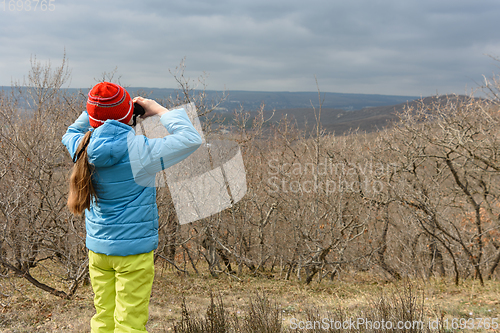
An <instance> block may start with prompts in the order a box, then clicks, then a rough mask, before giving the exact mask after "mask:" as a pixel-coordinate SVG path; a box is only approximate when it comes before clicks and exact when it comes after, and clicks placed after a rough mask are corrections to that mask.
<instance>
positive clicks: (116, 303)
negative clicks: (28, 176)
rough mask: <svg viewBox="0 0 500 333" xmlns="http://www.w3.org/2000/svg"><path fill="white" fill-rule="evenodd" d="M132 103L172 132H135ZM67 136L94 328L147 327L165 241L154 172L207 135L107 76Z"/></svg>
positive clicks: (73, 207)
mask: <svg viewBox="0 0 500 333" xmlns="http://www.w3.org/2000/svg"><path fill="white" fill-rule="evenodd" d="M133 102H135V103H138V104H140V105H141V106H142V107H143V108H144V110H145V114H144V115H143V116H142V118H146V117H149V116H153V115H158V116H160V117H161V118H160V119H161V123H162V124H163V125H164V126H165V127H166V128H167V131H168V132H169V133H170V135H168V136H166V137H164V138H161V139H147V138H145V137H144V136H136V135H135V131H134V129H133V128H132V127H131V123H132V120H131V119H132V114H133ZM62 142H63V144H64V145H65V146H66V148H67V149H68V151H69V153H70V154H71V156H72V157H73V162H75V165H74V167H73V171H72V174H71V177H70V191H69V197H68V208H69V209H70V211H71V212H72V213H73V214H75V215H81V214H82V213H83V212H85V226H86V231H87V236H86V246H87V248H88V250H89V273H90V279H91V283H92V288H93V290H94V294H95V297H94V305H95V308H96V314H95V315H94V316H93V317H92V319H91V328H92V332H145V331H146V329H145V325H146V322H147V320H148V305H149V298H150V294H151V287H152V284H153V276H154V262H153V252H154V250H155V249H156V247H157V246H158V208H157V206H156V188H155V187H154V179H155V173H156V172H158V171H160V170H162V169H164V168H168V167H169V166H171V165H173V164H175V163H177V162H180V161H181V160H183V159H184V158H186V157H188V156H189V155H190V154H191V153H193V152H194V151H195V150H196V149H197V148H198V147H199V146H200V145H201V137H200V135H199V133H198V132H197V131H196V129H195V128H194V127H193V125H192V124H191V121H190V120H189V118H188V116H187V114H186V112H185V111H184V110H183V109H177V110H171V111H169V110H167V109H166V108H164V107H162V106H160V105H159V104H158V103H156V102H155V101H153V100H150V99H145V98H142V97H136V98H134V99H133V100H131V98H130V95H129V94H128V92H127V91H126V90H125V89H124V88H122V87H121V86H119V85H117V84H113V83H109V82H101V83H99V84H97V85H95V86H94V87H93V88H92V89H91V90H90V92H89V94H88V99H87V110H86V111H84V112H83V113H82V114H81V115H80V117H79V118H78V119H77V120H76V121H75V123H74V124H73V125H71V126H69V128H68V130H67V132H66V134H65V135H64V136H63V138H62ZM129 151H133V152H134V153H133V154H132V157H131V155H130V154H129ZM138 165H139V166H140V167H141V170H143V172H141V177H149V182H148V183H149V184H151V186H149V187H147V186H143V185H144V180H141V182H140V184H138V183H137V182H136V179H134V173H133V172H132V166H134V168H135V169H137V166H138ZM141 184H142V185H141Z"/></svg>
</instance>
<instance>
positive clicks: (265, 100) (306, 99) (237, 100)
mask: <svg viewBox="0 0 500 333" xmlns="http://www.w3.org/2000/svg"><path fill="white" fill-rule="evenodd" d="M0 89H3V90H5V91H6V92H9V91H10V87H0ZM81 90H82V92H83V93H84V95H86V94H87V92H88V90H89V88H85V89H83V88H82V89H81ZM127 90H128V91H129V93H130V94H131V95H132V96H136V95H137V93H138V92H139V91H142V92H145V93H147V94H150V95H149V97H150V98H153V99H162V98H165V99H166V98H168V97H169V96H175V95H176V94H177V93H178V90H176V89H166V88H165V89H164V88H143V87H127ZM67 91H68V92H70V93H77V92H78V91H80V89H75V88H71V89H67ZM197 92H198V91H196V90H194V91H193V93H194V94H197ZM205 94H206V99H207V100H208V101H212V100H218V99H220V98H221V96H222V95H223V92H222V91H215V90H207V91H205ZM226 95H227V99H226V100H225V101H224V102H223V103H222V104H221V105H220V109H219V110H218V111H219V112H232V111H234V110H235V109H240V108H243V109H244V110H246V111H254V110H257V109H259V108H260V106H261V105H262V104H264V105H265V110H273V109H276V110H282V109H297V108H310V107H311V105H314V106H315V107H318V106H319V98H318V93H317V92H263V91H227V92H226ZM417 98H418V97H416V96H394V95H374V94H344V93H330V92H325V93H321V99H322V101H323V107H324V108H332V109H342V110H344V111H352V110H360V109H363V108H368V107H378V106H388V105H395V104H399V103H406V102H407V101H412V100H415V99H417Z"/></svg>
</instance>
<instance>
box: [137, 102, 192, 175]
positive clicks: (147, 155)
mask: <svg viewBox="0 0 500 333" xmlns="http://www.w3.org/2000/svg"><path fill="white" fill-rule="evenodd" d="M160 121H161V123H162V124H163V126H165V128H166V129H167V131H168V133H170V135H167V136H165V137H163V138H158V139H148V138H147V137H145V136H142V135H138V136H134V137H129V138H128V141H129V157H130V162H131V166H132V172H133V174H134V178H136V180H137V178H138V177H140V176H141V175H143V174H144V172H146V173H147V174H149V175H155V174H156V173H157V172H159V171H161V170H163V169H166V168H168V167H170V166H172V165H174V164H176V163H179V162H180V161H182V160H183V159H185V158H186V157H188V156H189V155H191V154H192V153H193V152H194V151H195V150H196V149H198V147H199V146H200V145H201V143H202V139H201V136H200V134H199V133H198V132H197V131H196V129H195V128H194V126H193V124H192V123H191V121H190V120H189V117H188V115H187V114H186V111H185V110H184V109H175V110H171V111H169V112H167V113H165V114H163V115H162V116H161V118H160ZM129 135H131V134H129ZM132 135H133V134H132Z"/></svg>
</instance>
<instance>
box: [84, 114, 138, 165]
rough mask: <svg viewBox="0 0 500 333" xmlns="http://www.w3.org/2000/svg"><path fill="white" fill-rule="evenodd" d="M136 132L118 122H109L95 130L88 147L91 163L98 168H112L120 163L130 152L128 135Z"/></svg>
mask: <svg viewBox="0 0 500 333" xmlns="http://www.w3.org/2000/svg"><path fill="white" fill-rule="evenodd" d="M130 131H133V132H134V135H135V131H134V129H133V128H132V127H130V126H129V125H126V124H123V123H121V122H119V121H117V120H107V121H106V122H105V123H104V124H102V125H101V126H99V127H98V128H96V129H95V130H94V132H93V133H92V135H91V137H90V142H89V145H88V147H87V154H88V157H89V163H91V164H93V165H94V166H96V167H110V166H113V165H115V164H116V163H118V162H119V161H120V160H121V159H122V158H123V156H124V155H125V154H127V151H128V145H127V135H128V134H129V133H130Z"/></svg>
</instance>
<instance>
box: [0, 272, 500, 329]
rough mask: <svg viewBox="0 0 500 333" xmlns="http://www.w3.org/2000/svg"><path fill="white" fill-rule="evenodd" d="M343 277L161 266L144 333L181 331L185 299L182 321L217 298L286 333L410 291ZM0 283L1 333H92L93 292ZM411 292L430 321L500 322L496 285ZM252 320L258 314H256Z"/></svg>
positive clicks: (373, 279)
mask: <svg viewBox="0 0 500 333" xmlns="http://www.w3.org/2000/svg"><path fill="white" fill-rule="evenodd" d="M43 272H44V271H43V270H39V271H38V272H37V273H38V274H39V275H43V274H44V273H43ZM344 274H345V275H343V276H340V278H339V279H337V280H335V281H329V280H323V281H322V282H321V283H318V282H316V281H314V282H313V283H311V284H310V285H305V284H304V283H303V282H300V281H293V280H292V281H285V280H283V279H279V278H276V277H275V278H273V279H268V278H265V277H254V276H239V278H240V279H241V281H239V280H237V279H235V278H233V277H230V276H227V275H221V276H220V277H219V278H217V279H216V278H213V277H212V276H211V275H210V274H209V273H208V272H206V273H203V274H201V275H191V276H184V275H180V274H178V273H177V272H175V271H173V270H171V269H169V268H165V267H164V266H162V264H160V265H157V267H156V276H155V283H154V285H153V292H152V297H151V303H150V320H149V323H148V326H147V327H148V331H149V332H168V331H173V329H174V325H175V324H177V325H178V327H179V323H180V321H181V318H182V308H183V307H182V304H183V299H184V300H185V307H186V311H185V315H186V313H187V315H188V317H189V318H197V319H199V320H202V319H203V318H206V317H207V309H208V308H209V306H210V304H211V295H214V297H215V301H214V304H215V305H217V304H219V303H218V302H219V301H220V303H223V309H224V311H225V313H226V315H227V318H233V319H234V318H236V320H239V322H240V324H242V323H245V320H246V319H247V318H248V317H246V315H247V314H248V312H249V311H250V310H251V307H250V305H252V304H253V306H254V310H253V311H254V312H255V311H257V312H258V311H260V312H265V311H266V309H268V310H269V311H272V309H273V306H275V308H276V309H279V312H280V316H279V319H280V320H281V322H282V323H283V327H285V328H286V327H288V326H289V325H290V319H291V318H301V319H302V320H306V319H307V318H311V314H313V313H314V314H323V315H324V316H326V317H329V316H336V315H335V313H342V315H344V316H352V317H353V318H356V317H359V314H360V313H361V311H364V312H363V313H368V312H369V311H375V310H377V307H380V305H379V304H380V300H385V301H389V303H390V301H391V300H393V301H394V300H397V299H398V298H401V297H402V296H404V295H403V294H404V290H407V289H405V285H404V283H391V282H387V281H384V280H383V279H380V278H378V277H377V276H373V275H368V274H359V273H354V272H353V273H352V274H349V275H347V274H346V273H344ZM44 278H47V279H50V278H51V277H44ZM52 278H53V279H55V277H52ZM0 283H1V287H2V290H1V291H2V293H3V294H7V295H10V296H9V297H5V296H4V297H3V298H2V299H1V302H2V304H4V305H5V306H3V307H2V308H0V331H1V332H89V321H90V318H91V317H92V315H93V314H94V308H93V301H92V299H93V293H92V289H91V287H90V286H89V285H86V286H82V287H80V289H79V291H78V292H77V296H76V298H75V299H73V300H62V299H59V298H57V297H54V296H52V295H49V294H47V293H45V292H42V291H40V290H38V289H36V288H34V287H32V286H31V285H30V284H29V283H28V282H26V281H25V280H23V279H20V278H16V277H10V278H8V279H3V280H1V281H0ZM411 289H412V291H413V293H414V295H415V303H416V304H417V305H418V304H420V303H422V302H423V305H422V307H421V309H422V312H423V314H424V316H425V317H426V318H428V319H433V320H435V319H436V318H439V317H441V315H445V318H450V320H451V319H452V318H469V317H473V318H479V317H481V318H486V317H488V318H493V317H500V313H499V312H500V301H499V299H498V295H499V294H500V283H499V282H498V281H487V282H486V285H485V287H480V285H479V283H478V282H477V281H474V280H465V281H463V282H462V283H461V284H460V285H459V286H454V285H453V283H452V281H448V280H437V279H433V280H429V281H425V282H424V281H412V282H411ZM257 295H259V296H257ZM262 295H264V298H262ZM259 297H261V300H260V301H259ZM263 300H264V301H265V300H268V301H269V302H268V305H267V308H266V307H264V308H261V309H260V310H259V304H262V301H263ZM259 302H260V303H259ZM393 303H394V302H393ZM395 303H397V302H395ZM395 303H394V304H395ZM377 304H378V305H377ZM219 305H220V304H219ZM396 305H397V304H396ZM256 309H257V310H256ZM471 314H472V315H471ZM253 316H254V317H255V316H257V315H256V314H255V313H254V314H253ZM233 319H231V320H233ZM269 320H271V319H269ZM178 331H179V332H194V331H189V330H184V331H183V330H178ZM476 331H477V330H476ZM270 332H271V331H270ZM273 332H274V331H273ZM443 332H444V331H443ZM468 332H474V331H473V330H468ZM490 332H491V331H490Z"/></svg>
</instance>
